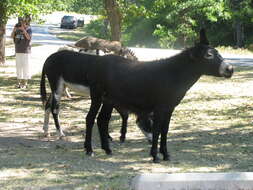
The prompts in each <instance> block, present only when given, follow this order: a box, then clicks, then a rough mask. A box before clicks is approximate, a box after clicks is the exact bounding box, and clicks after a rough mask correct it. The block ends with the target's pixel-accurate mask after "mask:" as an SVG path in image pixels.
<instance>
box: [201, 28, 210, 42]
mask: <svg viewBox="0 0 253 190" xmlns="http://www.w3.org/2000/svg"><path fill="white" fill-rule="evenodd" d="M199 38H200V43H201V44H204V45H209V41H208V39H207V37H206V30H205V29H204V28H201V30H200V32H199Z"/></svg>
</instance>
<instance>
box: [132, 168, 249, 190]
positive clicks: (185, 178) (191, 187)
mask: <svg viewBox="0 0 253 190" xmlns="http://www.w3.org/2000/svg"><path fill="white" fill-rule="evenodd" d="M131 189H132V190H154V189H157V190H253V172H242V173H241V172H238V173H178V174H166V173H146V174H140V175H138V176H136V177H134V178H133V180H132V184H131Z"/></svg>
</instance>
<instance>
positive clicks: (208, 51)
mask: <svg viewBox="0 0 253 190" xmlns="http://www.w3.org/2000/svg"><path fill="white" fill-rule="evenodd" d="M191 57H192V58H193V59H194V62H197V63H198V64H199V65H198V66H199V68H200V69H201V71H202V73H203V74H206V75H212V76H217V77H226V78H230V77H231V76H232V75H233V71H234V69H233V66H232V65H230V64H228V63H225V62H224V59H223V58H222V56H221V55H220V54H219V52H218V51H217V50H216V49H214V48H213V47H211V46H209V41H208V39H207V37H206V33H205V30H204V29H201V30H200V42H199V43H198V44H196V45H195V47H193V48H192V49H191Z"/></svg>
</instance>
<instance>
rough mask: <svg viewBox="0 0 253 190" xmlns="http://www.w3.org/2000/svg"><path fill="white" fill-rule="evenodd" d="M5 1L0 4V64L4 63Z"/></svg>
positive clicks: (2, 0)
mask: <svg viewBox="0 0 253 190" xmlns="http://www.w3.org/2000/svg"><path fill="white" fill-rule="evenodd" d="M6 5H7V1H6V0H1V3H0V64H4V63H5V32H6V23H7V6H6Z"/></svg>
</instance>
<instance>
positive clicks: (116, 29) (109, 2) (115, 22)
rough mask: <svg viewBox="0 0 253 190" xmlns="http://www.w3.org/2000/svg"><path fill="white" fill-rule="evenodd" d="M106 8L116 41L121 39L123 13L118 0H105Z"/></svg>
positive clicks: (113, 37)
mask: <svg viewBox="0 0 253 190" xmlns="http://www.w3.org/2000/svg"><path fill="white" fill-rule="evenodd" d="M104 4H105V10H106V13H107V17H108V20H109V23H110V27H111V38H112V40H114V41H120V39H121V14H120V10H119V6H118V4H117V2H116V0H104Z"/></svg>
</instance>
